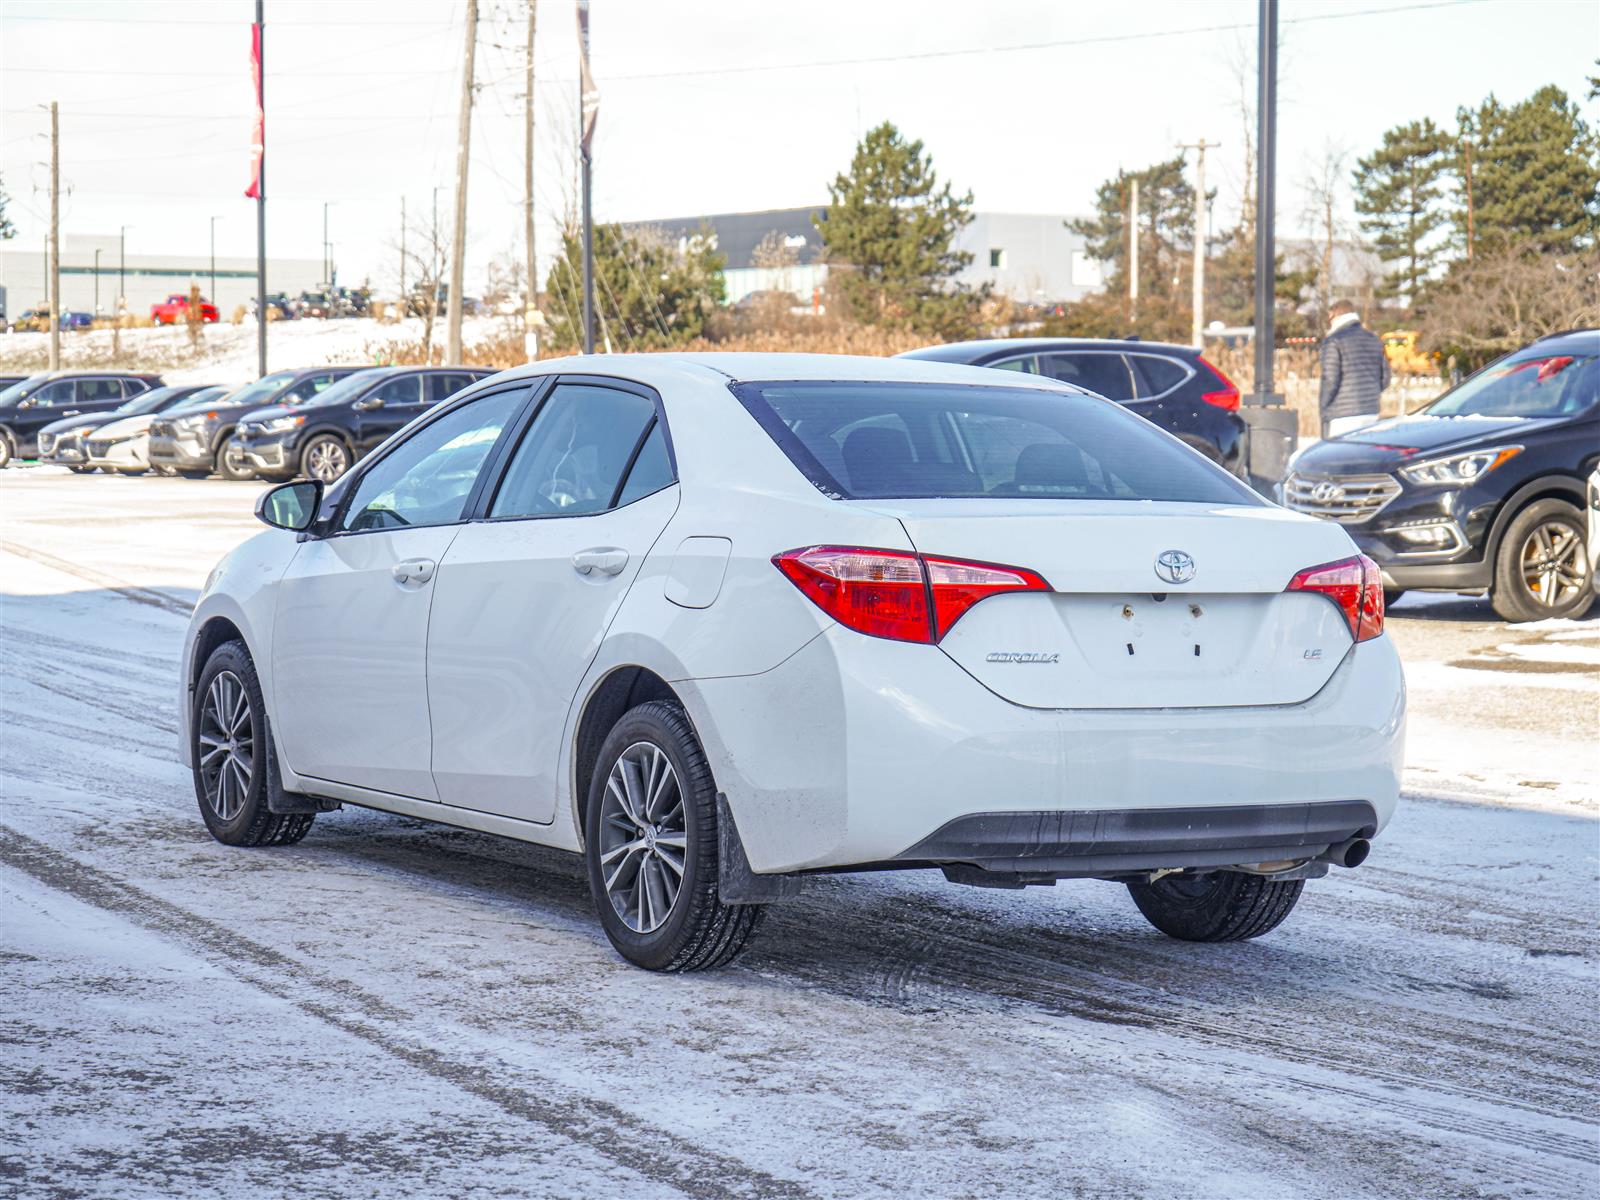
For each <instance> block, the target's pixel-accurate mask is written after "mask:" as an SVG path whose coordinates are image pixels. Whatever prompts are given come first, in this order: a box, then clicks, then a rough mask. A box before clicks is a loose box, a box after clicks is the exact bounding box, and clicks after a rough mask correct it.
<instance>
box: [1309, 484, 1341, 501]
mask: <svg viewBox="0 0 1600 1200" xmlns="http://www.w3.org/2000/svg"><path fill="white" fill-rule="evenodd" d="M1311 498H1312V499H1313V500H1315V501H1316V502H1317V503H1318V504H1332V503H1333V502H1334V501H1335V500H1343V499H1344V488H1342V487H1340V486H1339V485H1338V484H1337V483H1334V482H1333V480H1331V479H1324V480H1323V481H1322V482H1321V483H1319V484H1317V486H1316V487H1314V488H1312V489H1311Z"/></svg>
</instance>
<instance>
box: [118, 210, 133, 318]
mask: <svg viewBox="0 0 1600 1200" xmlns="http://www.w3.org/2000/svg"><path fill="white" fill-rule="evenodd" d="M132 228H133V226H132V225H124V226H123V227H122V232H121V233H119V234H118V235H117V304H118V306H119V307H120V306H121V305H124V304H126V303H127V302H128V278H127V271H128V230H130V229H132ZM118 315H121V314H120V312H119V314H118Z"/></svg>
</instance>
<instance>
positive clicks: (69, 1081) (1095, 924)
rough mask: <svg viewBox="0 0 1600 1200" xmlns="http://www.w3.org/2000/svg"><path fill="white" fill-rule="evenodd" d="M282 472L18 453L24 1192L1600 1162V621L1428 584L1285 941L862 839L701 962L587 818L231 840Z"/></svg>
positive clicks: (8, 1052) (1418, 1173)
mask: <svg viewBox="0 0 1600 1200" xmlns="http://www.w3.org/2000/svg"><path fill="white" fill-rule="evenodd" d="M255 493H256V488H255V487H254V486H252V485H248V484H243V485H241V484H227V483H222V482H206V483H193V482H188V481H181V480H160V479H114V478H105V477H99V476H91V477H71V476H68V475H66V474H65V473H63V472H58V471H55V470H53V469H50V468H23V469H13V470H10V471H6V472H4V473H0V1194H3V1195H5V1196H8V1197H9V1196H25V1197H34V1196H39V1197H44V1196H52V1197H54V1196H105V1197H129V1196H162V1197H191V1196H192V1197H216V1196H256V1195H284V1196H294V1197H297V1198H300V1197H324V1196H327V1197H335V1196H339V1197H343V1196H351V1195H383V1196H407V1195H425V1196H462V1197H466V1196H472V1197H478V1196H485V1197H487V1196H529V1195H534V1196H546V1195H548V1196H578V1197H585V1196H595V1197H599V1196H612V1195H617V1194H623V1193H626V1194H628V1195H630V1196H640V1197H645V1196H652V1197H653V1196H671V1195H689V1196H704V1197H721V1196H781V1197H787V1196H795V1197H804V1196H821V1197H832V1196H838V1197H854V1196H913V1195H915V1196H1007V1197H1010V1196H1035V1195H1037V1196H1043V1195H1115V1196H1130V1195H1174V1194H1183V1195H1204V1196H1229V1197H1280V1196H1319V1197H1320V1196H1330V1195H1331V1196H1341V1197H1343V1196H1359V1197H1367V1196H1371V1197H1388V1196H1424V1195H1426V1196H1561V1197H1571V1196H1593V1195H1597V1194H1600V1086H1597V1080H1600V970H1597V968H1600V934H1597V918H1600V887H1597V882H1600V879H1597V849H1600V819H1597V814H1600V807H1597V797H1600V784H1597V776H1600V763H1597V761H1596V760H1597V758H1600V751H1597V739H1596V732H1597V730H1596V716H1597V714H1596V708H1597V702H1600V697H1597V693H1600V684H1597V660H1600V622H1597V621H1595V620H1593V619H1591V620H1588V621H1585V622H1561V623H1555V624H1551V625H1548V626H1521V627H1512V626H1507V625H1504V624H1502V623H1499V622H1497V621H1495V620H1494V619H1493V617H1492V616H1491V614H1489V612H1488V610H1487V607H1486V606H1485V605H1484V604H1482V602H1478V601H1466V600H1460V599H1456V598H1444V597H1407V598H1406V599H1405V600H1403V601H1402V602H1401V603H1400V605H1399V606H1398V608H1397V609H1396V610H1395V612H1394V614H1393V617H1392V619H1391V624H1390V629H1391V632H1392V635H1393V636H1394V637H1395V638H1396V640H1397V642H1398V644H1399V646H1400V648H1401V651H1402V654H1403V655H1404V656H1405V657H1406V659H1407V664H1408V666H1407V670H1408V677H1409V679H1410V682H1411V713H1412V718H1411V722H1412V723H1411V741H1410V759H1411V763H1412V769H1411V771H1410V773H1409V774H1408V779H1407V785H1408V788H1407V795H1406V797H1405V799H1404V801H1403V804H1402V808H1401V810H1400V813H1399V815H1398V816H1397V818H1396V820H1395V822H1394V824H1393V825H1392V826H1391V827H1390V829H1389V830H1388V831H1387V832H1386V834H1385V836H1384V837H1383V838H1382V839H1380V840H1379V841H1378V842H1377V844H1376V847H1375V849H1374V852H1373V855H1372V858H1371V859H1370V860H1369V862H1368V864H1367V865H1365V866H1363V867H1361V868H1360V869H1358V870H1356V871H1353V872H1339V873H1337V874H1335V875H1332V876H1330V877H1329V878H1327V879H1325V880H1322V881H1319V882H1316V883H1312V884H1311V885H1309V886H1308V888H1307V891H1306V895H1305V898H1304V899H1303V900H1302V902H1301V904H1300V907H1299V909H1298V910H1297V911H1296V913H1295V914H1294V915H1293V917H1291V918H1290V920H1289V921H1288V922H1287V923H1286V924H1285V925H1284V926H1283V928H1282V929H1280V930H1278V931H1277V932H1275V933H1273V934H1272V935H1269V936H1268V937H1266V938H1264V939H1262V940H1260V941H1257V942H1252V943H1245V944H1242V945H1235V946H1223V947H1200V946H1192V945H1185V944H1180V943H1177V942H1172V941H1168V940H1165V939H1163V938H1161V937H1160V936H1159V935H1157V934H1156V933H1154V931H1152V930H1151V929H1150V928H1149V927H1148V926H1147V925H1146V924H1145V922H1144V920H1143V918H1141V917H1140V916H1139V915H1138V913H1137V912H1136V911H1135V910H1134V908H1133V905H1132V903H1131V902H1130V901H1129V899H1128V897H1127V895H1126V892H1125V891H1124V890H1123V889H1122V888H1120V887H1117V886H1114V885H1110V884H1103V883H1094V882H1082V883H1073V884H1062V885H1060V886H1058V887H1056V888H1053V889H1029V890H1027V891H1025V892H1019V893H1005V892H988V891H980V890H976V889H966V888H959V887H954V886H952V885H949V884H946V883H944V882H943V880H942V879H941V878H939V877H938V876H937V875H935V874H932V873H911V874H899V875H876V876H857V877H839V878H834V879H829V880H826V881H823V882H821V883H820V884H819V885H818V886H817V887H816V889H815V890H814V891H812V892H810V893H808V894H807V895H806V896H805V897H803V898H802V899H801V900H799V901H796V902H794V903H792V904H790V905H787V906H783V907H779V908H777V909H775V910H774V911H773V913H772V915H771V919H770V920H769V921H768V923H767V925H766V927H765V928H764V929H763V931H762V932H761V934H760V935H759V938H758V941H757V942H756V943H755V945H754V946H753V948H752V950H751V952H750V953H749V954H748V955H747V956H746V957H745V958H744V959H742V960H741V961H740V963H739V964H737V965H736V966H735V967H733V968H731V969H729V970H727V971H724V972H721V973H717V974H710V975H701V976H690V977H660V976H654V975H649V974H646V973H644V972H640V971H637V970H635V969H633V968H630V967H628V966H625V965H624V964H623V963H622V962H621V961H620V960H619V959H618V958H617V957H616V956H615V955H614V954H613V953H612V952H611V950H610V948H609V946H608V945H607V944H606V942H605V939H604V937H603V936H602V935H601V933H600V930H599V927H598V925H597V923H596V921H595V918H594V916H593V912H592V909H591V906H590V901H589V897H588V894H587V888H586V885H585V883H584V879H583V875H582V872H581V870H580V867H579V864H578V862H577V860H576V859H574V858H570V857H567V856H564V855H561V854H557V853H554V852H550V851H545V850H541V849H538V848H534V847H529V846H523V845H519V844H516V843H511V842H506V841H501V840H497V839H495V838H492V837H489V836H486V835H480V834H474V833H467V832H460V831H453V830H448V829H443V828H438V827H431V826H428V825H425V824H422V823H420V822H416V821H411V820H406V819H402V818H397V817H390V816H384V815H380V814H375V813H370V812H362V811H357V810H346V811H343V812H339V813H335V814H331V815H328V816H324V817H320V818H319V819H318V821H317V824H316V826H315V828H314V829H313V830H312V832H311V834H310V836H309V837H308V838H307V839H306V840H305V841H304V842H303V843H301V844H300V845H299V846H297V847H295V848H292V849H288V850H263V851H240V850H231V849H228V848H226V847H223V846H220V845H217V844H216V843H215V842H213V841H212V840H211V839H210V838H209V837H208V836H207V834H206V832H205V830H204V828H203V827H202V825H201V823H200V821H199V818H198V815H197V813H196V812H195V810H194V799H193V794H192V791H191V786H190V782H189V778H188V775H187V773H186V772H185V771H184V770H183V769H182V768H181V767H179V766H178V765H177V763H176V762H175V760H174V750H173V733H174V728H175V725H174V718H173V713H172V707H173V704H174V702H175V696H176V686H177V685H176V681H175V670H176V667H175V664H176V660H177V654H178V646H179V640H180V636H181V633H182V630H183V628H184V614H185V613H186V611H187V609H188V607H189V605H190V604H191V603H192V601H193V599H194V596H195V595H196V593H197V591H198V589H199V588H200V586H201V585H202V583H203V581H204V579H205V576H206V573H207V571H208V570H209V568H210V566H211V565H212V563H213V562H214V561H215V559H216V558H217V557H218V556H219V555H220V554H221V553H223V552H224V551H225V550H226V549H227V548H228V547H229V546H231V545H233V544H234V543H236V542H237V541H238V540H240V539H241V538H242V537H245V536H248V535H249V534H250V533H251V532H252V530H253V522H252V520H251V518H250V517H249V510H250V506H251V504H252V502H253V500H254V496H255Z"/></svg>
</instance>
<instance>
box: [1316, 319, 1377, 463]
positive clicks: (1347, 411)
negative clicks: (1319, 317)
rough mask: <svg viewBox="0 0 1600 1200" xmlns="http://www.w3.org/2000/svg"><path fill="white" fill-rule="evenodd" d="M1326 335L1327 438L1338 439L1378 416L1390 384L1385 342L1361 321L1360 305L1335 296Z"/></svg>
mask: <svg viewBox="0 0 1600 1200" xmlns="http://www.w3.org/2000/svg"><path fill="white" fill-rule="evenodd" d="M1328 318H1329V319H1328V336H1327V337H1325V338H1323V339H1322V388H1321V391H1320V392H1319V394H1318V396H1317V405H1318V408H1319V409H1320V410H1321V415H1322V436H1323V437H1338V436H1339V435H1340V434H1342V433H1351V432H1353V431H1354V430H1357V429H1361V428H1363V427H1365V426H1367V425H1372V424H1375V423H1376V422H1377V420H1378V397H1379V395H1381V394H1382V392H1383V389H1384V388H1386V387H1388V386H1389V359H1388V357H1387V356H1386V355H1385V354H1384V352H1383V343H1382V342H1380V341H1379V340H1378V339H1377V337H1376V336H1375V335H1373V334H1372V333H1371V332H1370V331H1368V330H1367V329H1366V328H1365V327H1364V326H1363V325H1362V324H1361V316H1360V314H1359V313H1357V312H1356V306H1355V305H1353V304H1351V303H1350V301H1348V300H1335V301H1334V302H1333V304H1332V306H1330V307H1329V309H1328Z"/></svg>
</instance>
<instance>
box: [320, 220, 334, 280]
mask: <svg viewBox="0 0 1600 1200" xmlns="http://www.w3.org/2000/svg"><path fill="white" fill-rule="evenodd" d="M332 203H333V201H332V200H324V201H323V202H322V282H323V284H324V285H326V284H328V283H330V282H331V280H329V278H328V272H329V271H330V270H332V269H333V268H332V264H331V263H329V261H328V257H329V256H328V206H329V205H330V204H332Z"/></svg>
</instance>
